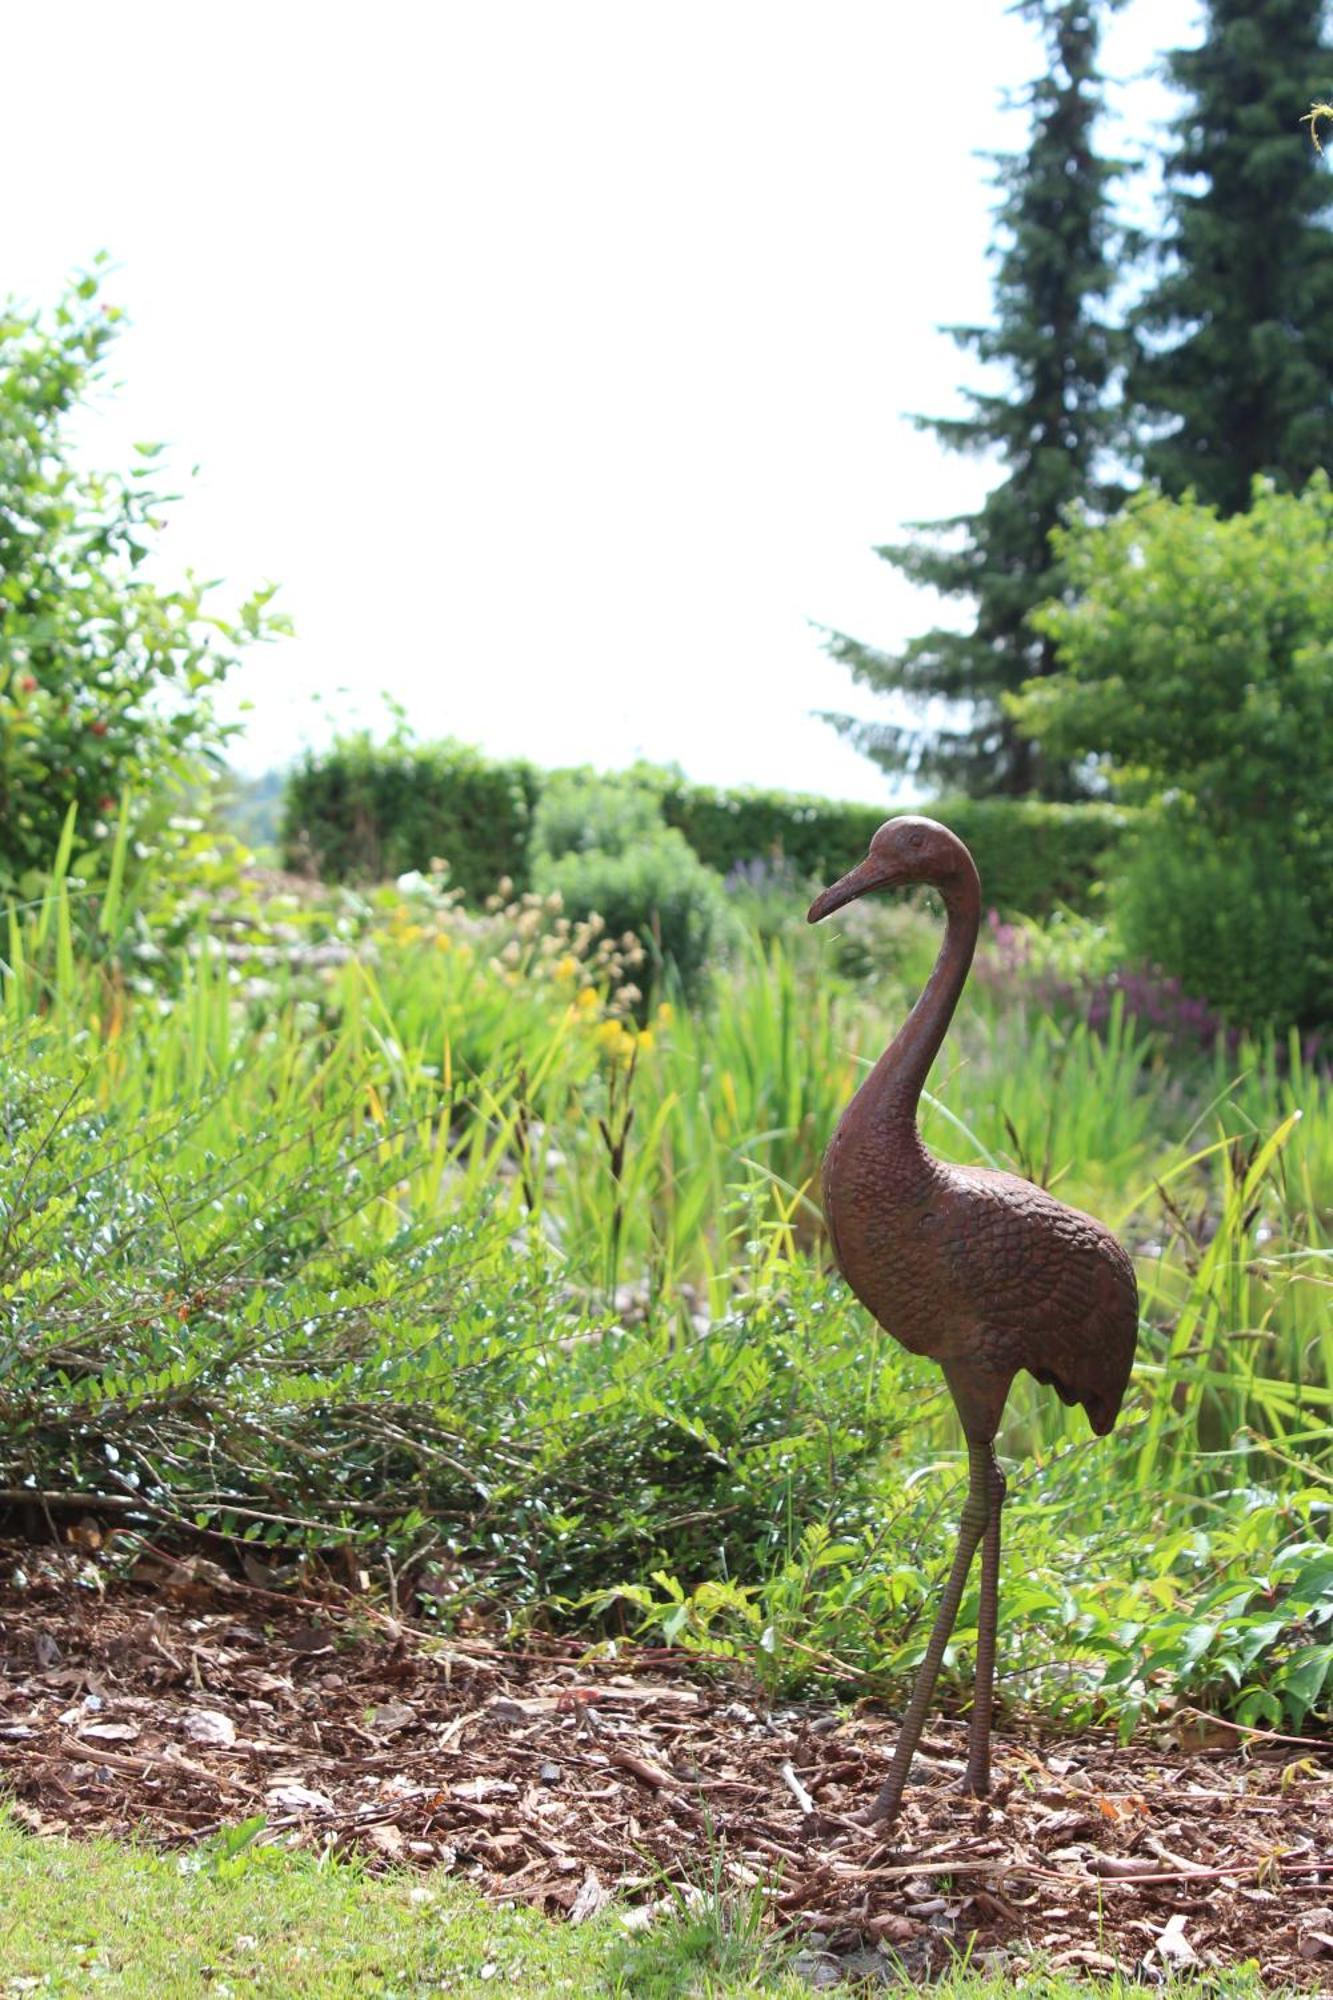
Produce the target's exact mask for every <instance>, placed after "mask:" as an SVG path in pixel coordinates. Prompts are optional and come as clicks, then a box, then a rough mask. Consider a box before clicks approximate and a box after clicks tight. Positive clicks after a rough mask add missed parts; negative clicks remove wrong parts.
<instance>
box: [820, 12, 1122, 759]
mask: <svg viewBox="0 0 1333 2000" xmlns="http://www.w3.org/2000/svg"><path fill="white" fill-rule="evenodd" d="M1103 4H1106V0H1019V6H1018V8H1017V10H1016V11H1018V12H1020V13H1022V14H1025V15H1027V16H1028V17H1029V18H1030V19H1031V20H1033V21H1035V22H1036V23H1037V25H1038V26H1039V27H1040V29H1041V31H1042V34H1043V37H1044V40H1045V44H1046V49H1047V54H1048V67H1047V71H1046V73H1045V74H1044V75H1042V76H1040V77H1038V78H1037V79H1036V81H1035V82H1034V83H1032V84H1031V85H1030V86H1029V87H1028V89H1027V90H1026V91H1025V92H1024V93H1023V95H1022V98H1021V99H1020V102H1021V103H1022V104H1024V105H1025V106H1026V107H1027V108H1028V109H1029V111H1030V114H1031V138H1030V143H1029V145H1028V148H1027V150H1026V152H1023V153H1019V154H1002V155H999V156H997V157H996V159H995V167H996V185H997V187H998V188H999V190H1000V194H1001V201H1000V204H999V206H998V209H997V211H996V214H997V222H998V226H999V231H1000V242H1001V247H1000V249H999V251H998V253H997V268H996V277H995V286H994V301H995V311H994V323H993V325H991V326H986V327H976V326H958V327H949V328H946V329H945V331H946V332H948V333H949V334H950V335H951V337H952V338H953V339H954V340H955V341H956V342H957V343H958V344H959V346H960V347H962V348H964V349H966V350H968V351H970V352H971V353H973V354H974V355H976V356H977V357H978V359H980V360H981V361H983V362H988V363H995V364H998V365H999V366H1000V367H1001V368H1003V369H1004V370H1005V371H1006V372H1007V375H1008V377H1009V381H1008V384H1007V386H1006V388H1005V389H1004V390H1003V391H1002V392H998V393H995V394H984V393H981V392H979V391H970V392H969V396H968V400H969V403H970V406H971V408H970V413H969V414H968V415H967V416H965V417H961V418H939V417H918V418H916V419H915V421H916V422H917V424H918V425H919V426H921V427H922V428H924V429H928V430H931V431H933V432H934V433H935V434H936V436H937V437H939V438H940V439H941V441H942V442H943V443H944V444H945V445H947V446H948V447H949V448H950V449H951V450H955V451H962V452H980V451H986V450H991V449H998V451H999V453H1000V455H1001V458H1002V460H1003V463H1004V465H1005V467H1006V468H1007V469H1006V473H1005V477H1004V478H1003V480H1002V481H1001V483H1000V485H998V486H997V487H996V488H995V490H994V491H993V492H992V493H991V494H990V495H989V496H988V498H987V499H986V501H985V504H984V505H983V506H982V508H981V509H980V511H979V512H978V513H975V514H968V515H962V516H958V517H956V518H955V519H952V520H947V521H935V522H914V523H912V524H911V527H912V531H913V533H914V535H917V536H921V535H923V534H924V535H925V536H926V537H927V539H924V540H922V539H917V540H914V541H911V542H906V543H902V544H893V545H890V546H888V547H885V548H880V549H878V550H877V551H876V553H877V554H878V555H880V556H882V557H883V558H884V560H885V561H886V562H890V563H892V564H893V565H894V567H895V568H897V569H899V570H901V571H902V572H903V573H904V575H906V576H908V577H910V578H911V579H912V580H913V582H916V583H924V584H928V585H930V586H932V587H933V588H934V589H936V590H938V591H940V592H942V593H943V594H944V595H945V596H947V597H962V598H971V599H972V600H973V601H974V603H975V605H976V616H975V620H974V622H973V623H972V624H971V626H970V629H966V630H963V631H961V632H957V631H948V630H940V629H937V630H933V631H929V632H926V633H923V634H922V635H921V636H920V637H919V638H915V639H912V640H910V641H909V642H908V644H907V645H906V646H905V647H904V648H903V650H902V651H901V652H899V653H894V654H888V653H883V652H880V651H877V650H876V649H875V648H873V647H871V646H868V645H865V644H864V643H862V642H861V641H860V640H857V639H852V638H849V637H847V636H846V635H845V634H842V633H837V634H834V635H832V636H831V639H830V648H831V650H832V652H833V654H834V656H835V657H836V658H838V659H840V660H843V661H845V662H846V664H847V665H848V666H849V667H850V668H851V670H852V674H853V677H854V678H855V679H856V680H858V681H860V682H862V683H863V684H865V685H866V686H869V687H872V688H876V689H880V690H884V691H889V690H892V691H896V692H899V693H903V694H906V695H908V696H910V697H912V698H914V700H915V701H916V702H918V703H925V702H928V701H929V700H930V699H931V698H933V697H940V696H943V697H947V698H948V699H949V700H951V701H954V702H958V703H962V704H965V705H966V708H965V712H964V715H963V719H962V720H960V722H959V723H958V724H957V726H955V727H945V728H940V729H935V728H932V727H930V726H928V724H927V723H926V721H925V720H924V718H923V721H922V723H921V724H920V725H919V726H917V727H909V728H894V727H892V726H889V725H886V724H881V723H864V722H858V721H857V720H855V719H854V718H852V717H849V716H829V717H828V718H827V719H828V720H829V721H831V722H833V723H834V724H835V726H836V727H838V728H840V729H841V730H843V732H844V733H845V734H847V735H848V736H849V737H851V738H852V740H853V741H855V743H856V744H857V747H858V748H859V749H861V750H863V751H865V753H866V754H867V755H868V756H871V757H873V758H874V759H875V761H876V762H877V763H879V764H881V765H883V766H884V767H885V768H886V769H887V770H890V771H896V772H909V773H912V774H914V775H919V776H921V777H923V778H925V779H927V780H928V781H930V782H932V783H934V784H936V785H939V786H942V787H946V788H947V787H951V786H958V787H961V788H963V789H965V790H967V791H969V792H972V793H974V794H978V795H983V794H988V793H1014V794H1024V793H1029V792H1034V791H1035V792H1038V793H1041V794H1044V795H1046V796H1048V797H1061V796H1068V794H1069V792H1070V791H1071V790H1072V789H1074V784H1073V779H1072V775H1071V771H1070V767H1068V766H1059V765H1051V764H1048V763H1043V761H1042V759H1041V757H1040V755H1039V752H1038V750H1037V748H1036V746H1035V745H1034V744H1032V743H1030V742H1025V741H1024V740H1023V739H1022V738H1021V737H1020V736H1019V735H1018V734H1017V732H1016V730H1015V729H1014V727H1013V725H1012V723H1011V722H1010V720H1009V718H1008V717H1007V716H1006V715H1005V713H1004V710H1003V707H1002V705H1001V696H1002V695H1003V694H1004V693H1006V692H1007V691H1009V690H1016V689H1017V688H1018V687H1019V686H1020V685H1021V684H1022V683H1023V682H1024V681H1026V680H1029V679H1031V678H1032V677H1033V676H1034V675H1042V674H1046V673H1049V672H1050V671H1051V670H1052V668H1053V665H1054V659H1053V655H1052V651H1051V647H1050V644H1049V642H1048V641H1046V640H1044V639H1042V638H1041V637H1039V636H1038V635H1037V634H1036V633H1034V632H1033V631H1032V630H1031V629H1030V627H1029V625H1028V622H1027V619H1028V613H1029V612H1030V611H1031V610H1032V609H1033V608H1034V606H1036V605H1038V604H1040V603H1042V602H1043V601H1044V600H1045V599H1046V598H1048V597H1049V596H1050V595H1051V594H1052V592H1053V590H1054V589H1055V588H1056V573H1055V569H1054V565H1053V561H1052V556H1051V552H1050V533H1051V530H1052V528H1054V527H1055V526H1056V525H1057V523H1058V522H1059V520H1060V517H1061V514H1062V512H1063V510H1064V509H1065V508H1066V507H1067V506H1068V505H1069V504H1070V502H1072V501H1074V500H1080V499H1082V500H1088V501H1090V502H1092V503H1093V504H1094V505H1096V504H1097V502H1098V501H1099V500H1103V499H1105V498H1106V497H1108V496H1106V495H1105V494H1104V493H1103V492H1102V490H1101V489H1100V487H1099V484H1098V472H1099V459H1100V457H1101V454H1102V451H1103V448H1104V447H1105V446H1106V445H1107V443H1108V442H1109V441H1110V439H1111V435H1112V423H1113V420H1112V417H1111V415H1110V414H1109V412H1108V406H1107V392H1108V385H1109V383H1110V381H1111V378H1112V376H1113V374H1114V372H1115V366H1116V361H1117V357H1118V353H1119V341H1118V338H1117V336H1116V334H1115V333H1114V332H1113V331H1112V329H1111V328H1110V327H1109V326H1108V325H1107V324H1106V323H1105V321H1104V319H1103V318H1102V316H1101V311H1102V306H1103V303H1104V301H1105V300H1106V297H1107V295H1108V293H1109V292H1110V290H1111V288H1112V285H1113V284H1114V281H1115V270H1114V267H1113V263H1112V250H1113V244H1114V240H1115V231H1114V226H1113V222H1112V217H1111V211H1110V199H1109V183H1110V182H1111V181H1112V180H1113V179H1114V178H1115V176H1116V175H1117V174H1118V173H1119V172H1120V169H1119V167H1118V166H1116V165H1114V164H1112V163H1109V162H1106V161H1102V160H1099V159H1098V158H1097V157H1096V156H1095V154H1094V152H1093V146H1092V140H1093V127H1094V125H1095V123H1096V120H1097V117H1098V114H1099V112H1100V109H1101V92H1100V82H1099V78H1098V74H1097V67H1096V63H1097V49H1098V41H1099V26H1100V24H1099V19H1098V14H1099V8H1100V6H1101V5H1103ZM1110 4H1111V5H1116V4H1118V0H1110Z"/></svg>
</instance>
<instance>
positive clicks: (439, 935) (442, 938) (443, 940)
mask: <svg viewBox="0 0 1333 2000" xmlns="http://www.w3.org/2000/svg"><path fill="white" fill-rule="evenodd" d="M453 948H454V941H453V939H452V938H451V937H450V935H449V933H448V931H436V933H435V949H436V951H452V950H453Z"/></svg>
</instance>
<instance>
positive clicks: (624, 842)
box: [528, 769, 666, 866]
mask: <svg viewBox="0 0 1333 2000" xmlns="http://www.w3.org/2000/svg"><path fill="white" fill-rule="evenodd" d="M665 829H666V822H665V821H664V819H663V818H662V811H661V807H660V805H659V803H658V800H657V798H656V796H655V794H654V793H653V791H652V790H650V789H649V788H648V787H646V786H644V785H641V784H636V783H635V782H634V780H633V778H632V777H628V776H626V777H598V776H597V775H596V773H595V772H592V771H589V770H586V769H585V770H578V771H552V772H551V773H550V774H549V775H548V776H547V777H546V778H544V779H543V781H542V790H541V797H540V798H539V799H538V801H537V805H536V810H535V811H534V813H533V816H532V834H531V838H530V841H529V847H528V857H529V861H530V863H531V864H532V865H534V866H536V865H537V864H538V863H539V862H541V861H558V860H559V859H560V857H561V856H562V855H565V854H589V853H592V852H593V851H594V850H596V851H598V852H600V853H602V854H625V853H627V852H628V851H629V850H630V849H631V848H633V847H637V846H639V845H640V844H641V843H642V842H643V841H645V840H652V839H654V838H655V837H656V836H657V835H659V834H661V833H663V832H664V831H665Z"/></svg>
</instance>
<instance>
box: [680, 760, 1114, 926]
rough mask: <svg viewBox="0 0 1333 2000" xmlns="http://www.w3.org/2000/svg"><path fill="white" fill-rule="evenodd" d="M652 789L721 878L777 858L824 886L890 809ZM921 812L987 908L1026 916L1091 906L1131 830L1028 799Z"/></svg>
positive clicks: (858, 852)
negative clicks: (952, 845)
mask: <svg viewBox="0 0 1333 2000" xmlns="http://www.w3.org/2000/svg"><path fill="white" fill-rule="evenodd" d="M647 775H648V774H645V776H647ZM658 782H659V784H660V790H661V798H662V811H663V815H664V817H665V818H666V820H667V823H668V825H670V826H678V827H679V828H680V830H681V832H682V833H683V834H684V835H685V838H686V840H688V841H689V843H690V846H691V847H692V848H693V849H694V851H695V853H696V854H697V855H698V856H699V858H700V859H701V860H703V861H706V862H708V864H709V865H710V867H713V868H716V869H718V870H719V871H720V872H721V873H722V874H725V873H726V871H727V869H728V868H730V867H731V866H732V865H733V864H734V863H735V862H737V861H751V860H755V859H763V858H768V857H770V856H777V855H782V856H784V857H785V858H786V860H788V861H789V862H790V863H791V864H792V866H793V867H794V868H795V869H796V871H797V873H798V874H800V875H802V876H810V877H818V878H819V879H820V880H821V881H825V880H827V881H831V880H832V879H833V878H834V877H835V876H838V875H841V874H843V873H844V872H845V870H846V869H848V868H850V867H851V865H852V863H853V862H854V861H858V860H859V859H860V858H861V856H862V855H863V854H864V852H865V850H866V848H867V847H868V846H869V844H870V836H871V835H872V834H873V833H874V831H875V828H876V827H877V826H879V825H880V823H881V821H883V820H885V819H887V818H889V817H890V815H891V814H892V813H893V812H894V811H895V810H896V808H895V807H893V806H890V805H881V806H862V805H847V804H844V803H842V802H840V801H838V800H834V799H820V798H811V797H802V796H801V795H800V794H799V793H794V792H764V791H744V790H738V791H718V790H714V789H713V788H712V787H710V786H707V785H690V784H686V783H685V782H684V781H683V780H680V779H677V778H674V777H662V776H661V775H660V774H659V779H658ZM920 810H922V811H926V812H929V813H930V814H931V815H932V816H933V817H934V818H937V819H941V820H943V821H944V823H945V824H946V825H947V826H950V827H952V828H953V830H954V832H955V833H956V834H957V835H958V836H959V838H960V839H962V840H965V841H966V842H967V844H968V846H969V847H970V848H971V850H972V854H973V857H974V858H975V860H976V864H977V867H978V869H979V870H980V872H981V886H982V893H983V895H984V897H985V900H986V903H987V905H988V906H989V907H993V908H996V909H999V910H1002V911H1003V912H1004V913H1005V914H1006V915H1015V914H1021V915H1023V916H1030V917H1042V916H1047V915H1049V913H1050V912H1051V911H1052V910H1053V909H1055V908H1056V906H1057V905H1058V904H1061V903H1064V904H1068V905H1069V906H1070V907H1071V908H1073V909H1077V910H1083V911H1087V910H1089V909H1090V908H1092V907H1093V906H1094V905H1095V904H1096V903H1097V901H1098V900H1099V897H1100V892H1101V885H1102V883H1103V882H1104V880H1105V879H1106V876H1107V874H1108V873H1109V872H1110V871H1111V870H1112V869H1113V868H1114V867H1115V865H1116V864H1115V849H1116V846H1117V844H1118V842H1119V841H1120V839H1121V838H1122V836H1123V834H1124V832H1125V830H1126V828H1127V826H1128V824H1129V815H1127V814H1126V813H1125V812H1124V811H1123V809H1121V808H1119V807H1116V806H1108V805H1077V806H1064V805H1044V804H1042V803H1041V802H1040V801H1035V800H1027V799H948V800H943V801H941V802H939V803H938V804H935V805H931V806H927V807H922V808H921V809H920Z"/></svg>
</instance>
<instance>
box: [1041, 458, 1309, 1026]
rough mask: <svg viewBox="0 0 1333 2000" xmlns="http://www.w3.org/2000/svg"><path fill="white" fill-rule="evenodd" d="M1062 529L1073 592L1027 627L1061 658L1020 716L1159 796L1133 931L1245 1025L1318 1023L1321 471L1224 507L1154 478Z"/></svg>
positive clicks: (1134, 874) (1135, 878) (1131, 789)
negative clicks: (1171, 496)
mask: <svg viewBox="0 0 1333 2000" xmlns="http://www.w3.org/2000/svg"><path fill="white" fill-rule="evenodd" d="M1058 539H1059V545H1060V553H1061V556H1062V559H1063V560H1064V563H1065V565H1066V571H1067V574H1068V577H1069V581H1070V595H1069V597H1068V598H1067V599H1065V600H1062V601H1061V602H1058V603H1052V604H1049V605H1047V606H1046V607H1044V609H1043V610H1042V611H1041V612H1040V613H1038V614H1036V622H1037V623H1038V624H1039V626H1040V628H1041V630H1043V631H1044V632H1045V633H1046V634H1047V635H1048V636H1049V637H1050V638H1052V639H1053V640H1054V641H1055V643H1056V646H1057V649H1058V653H1059V659H1060V671H1059V672H1058V673H1057V674H1054V675H1052V676H1050V677H1049V678H1047V679H1045V680H1039V681H1032V682H1029V683H1028V685H1027V687H1026V688H1025V689H1024V691H1023V693H1022V695H1021V697H1019V698H1018V700H1017V701H1016V703H1015V712H1016V713H1017V715H1018V716H1019V717H1020V719H1021V721H1022V724H1023V726H1024V728H1025V729H1026V730H1028V731H1029V733H1031V734H1032V735H1034V736H1036V737H1037V738H1039V739H1040V741H1041V743H1042V744H1043V746H1044V747H1045V748H1047V749H1048V750H1049V751H1050V752H1051V754H1053V755H1054V756H1056V757H1077V756H1083V757H1090V756H1095V757H1097V758H1099V759H1100V760H1101V762H1102V764H1103V766H1104V768H1105V770H1106V772H1107V775H1108V776H1109V777H1110V778H1111V779H1112V781H1113V782H1114V783H1115V785H1116V786H1117V788H1118V789H1119V790H1120V792H1121V793H1122V794H1123V795H1124V796H1125V797H1126V798H1129V799H1136V800H1151V799H1156V800H1158V801H1160V806H1159V815H1158V817H1157V819H1156V820H1155V821H1153V822H1152V823H1151V825H1150V827H1149V829H1148V832H1147V835H1146V837H1145V839H1144V840H1143V841H1142V843H1141V844H1140V847H1139V850H1138V855H1137V859H1136V860H1135V861H1134V862H1133V864H1132V867H1131V872H1130V879H1129V880H1128V882H1127V883H1126V887H1125V892H1124V897H1123V900H1122V912H1123V916H1124V921H1125V924H1126V927H1127V929H1128V931H1129V932H1130V933H1131V935H1132V938H1133V940H1134V942H1135V943H1136V944H1137V945H1138V947H1139V948H1140V949H1141V950H1142V951H1144V953H1145V954H1146V955H1147V956H1148V957H1150V958H1151V959H1153V960H1154V961H1156V962H1157V963H1158V964H1160V965H1161V966H1162V967H1163V968H1164V970H1166V971H1167V972H1170V973H1175V974H1177V975H1178V976H1179V977H1180V978H1181V979H1182V981H1184V982H1185V983H1186V984H1193V985H1196V987H1197V990H1198V991H1199V992H1200V994H1201V995H1202V997H1203V998H1205V999H1208V1000H1212V1001H1214V1002H1215V1003H1216V1004H1218V1005H1219V1006H1225V1007H1226V1008H1227V1009H1228V1011H1231V1012H1234V1013H1236V1014H1237V1015H1238V1016H1239V1017H1240V1018H1242V1019H1244V1020H1247V1021H1250V1022H1263V1021H1269V1020H1283V1021H1288V1022H1290V1021H1295V1022H1297V1023H1300V1024H1302V1025H1307V1026H1316V1025H1318V1023H1319V1022H1320V1021H1321V1020H1322V1021H1327V1020H1328V1019H1329V1016H1330V1011H1331V1009H1330V1002H1329V999H1328V993H1329V990H1330V980H1331V979H1333V732H1331V731H1330V729H1329V726H1328V717H1329V714H1330V712H1333V490H1330V486H1329V482H1328V479H1327V478H1326V477H1325V475H1324V474H1322V473H1320V474H1316V476H1315V477H1314V478H1313V479H1312V480H1311V481H1310V484H1309V486H1308V487H1307V488H1306V489H1305V491H1304V492H1303V493H1300V494H1292V493H1278V492H1276V491H1275V490H1274V489H1273V488H1272V487H1271V486H1270V485H1269V484H1267V483H1265V482H1264V481H1262V480H1260V481H1257V482H1256V483H1255V487H1254V498H1253V505H1252V507H1251V510H1250V512H1249V513H1248V514H1238V515H1235V516H1233V517H1232V518H1230V519H1228V520H1221V519H1219V518H1218V515H1217V512H1216V510H1215V509H1214V508H1212V507H1205V506H1201V505H1200V504H1199V502H1198V501H1196V500H1194V499H1193V498H1190V497H1187V498H1186V499H1184V500H1167V499H1164V498H1163V497H1162V496H1161V495H1160V494H1158V493H1155V492H1152V491H1147V492H1144V493H1142V494H1139V495H1137V496H1136V497H1135V498H1134V499H1133V500H1132V501H1131V502H1130V504H1129V505H1128V507H1126V508H1125V510H1124V511H1123V513H1121V514H1120V515H1118V516H1117V517H1116V518H1115V519H1114V520H1111V521H1108V522H1106V523H1104V524H1101V525H1094V524H1093V523H1091V522H1088V521H1075V522H1074V523H1072V524H1071V525H1070V526H1069V527H1068V528H1066V529H1065V530H1063V531H1062V533H1061V534H1060V536H1059V538H1058ZM1242 959H1244V960H1245V961H1246V962H1245V963H1241V960H1242Z"/></svg>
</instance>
